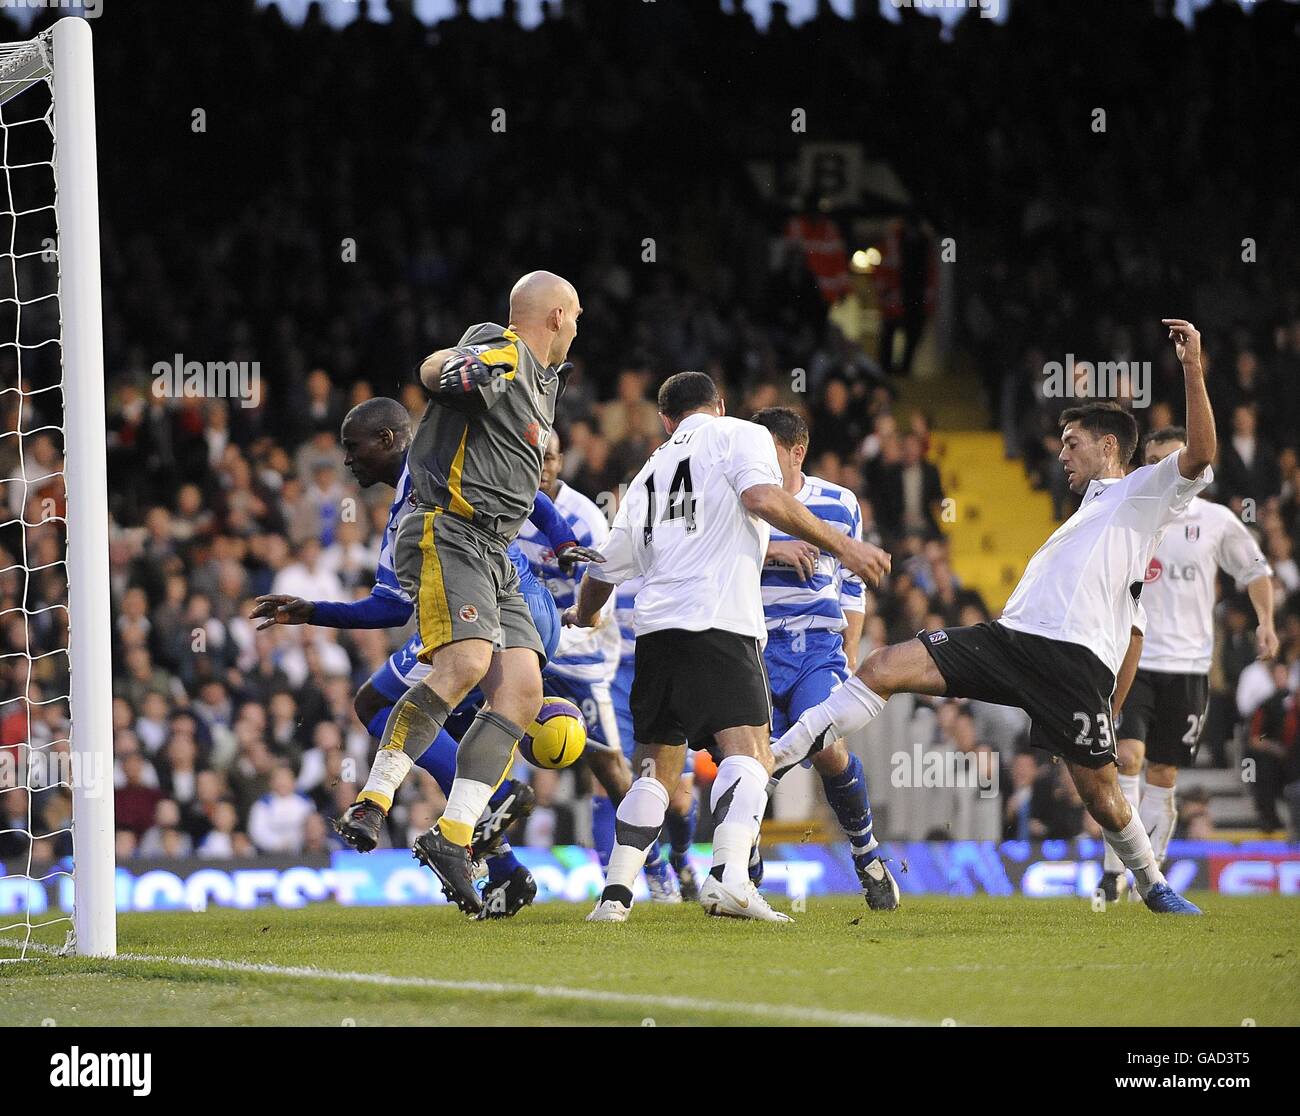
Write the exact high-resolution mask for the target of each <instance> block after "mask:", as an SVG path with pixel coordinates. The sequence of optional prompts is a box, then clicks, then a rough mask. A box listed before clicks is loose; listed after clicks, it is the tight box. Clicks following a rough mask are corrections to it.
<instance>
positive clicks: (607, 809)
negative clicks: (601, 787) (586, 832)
mask: <svg viewBox="0 0 1300 1116" xmlns="http://www.w3.org/2000/svg"><path fill="white" fill-rule="evenodd" d="M616 811H617V807H616V806H615V805H614V803H612V802H611V801H610V800H609V799H608V798H606V797H605V796H604V795H603V794H593V795H592V796H591V840H592V844H594V845H595V846H596V855H597V856H598V857H600V866H601V867H602V868H608V867H609V854H610V853H611V852H613V851H614V821H615V817H614V815H615V813H616Z"/></svg>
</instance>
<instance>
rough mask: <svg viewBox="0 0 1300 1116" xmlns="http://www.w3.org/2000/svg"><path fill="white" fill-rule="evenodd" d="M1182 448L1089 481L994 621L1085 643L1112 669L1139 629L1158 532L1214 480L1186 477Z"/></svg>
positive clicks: (1209, 472)
mask: <svg viewBox="0 0 1300 1116" xmlns="http://www.w3.org/2000/svg"><path fill="white" fill-rule="evenodd" d="M1183 452H1184V451H1182V450H1179V451H1178V452H1177V453H1171V454H1170V455H1169V456H1168V457H1166V458H1165V459H1164V460H1163V461H1161V462H1160V463H1159V464H1158V465H1143V466H1142V467H1141V468H1140V469H1134V470H1133V472H1131V473H1129V475H1128V476H1126V477H1121V478H1117V479H1110V480H1095V481H1093V482H1092V483H1091V484H1090V485H1088V490H1087V492H1085V493H1084V495H1083V503H1082V504H1081V505H1080V506H1079V510H1078V511H1076V512H1075V513H1074V514H1073V515H1072V516H1070V518H1069V519H1067V520H1066V521H1065V522H1064V523H1062V524H1061V525H1060V526H1059V527H1058V528H1057V529H1056V530H1055V531H1053V532H1052V534H1051V537H1050V538H1048V540H1047V541H1046V542H1045V543H1043V545H1042V546H1040V547H1039V548H1038V550H1037V552H1036V553H1035V554H1034V556H1033V557H1032V558H1030V559H1029V565H1027V566H1026V567H1025V572H1024V574H1023V576H1022V577H1021V578H1020V583H1019V584H1018V585H1017V586H1016V588H1015V590H1014V592H1012V594H1011V599H1010V600H1008V601H1007V603H1006V607H1005V608H1004V609H1003V610H1002V617H1001V619H1000V620H999V623H1002V624H1005V625H1006V626H1007V627H1008V628H1012V629H1013V630H1015V631H1018V632H1027V633H1029V634H1030V635H1039V636H1045V637H1046V638H1047V639H1059V640H1063V641H1064V642H1066V643H1077V644H1079V645H1080V646H1082V647H1087V648H1088V649H1089V650H1091V651H1092V652H1093V653H1094V654H1095V655H1096V656H1097V658H1099V659H1100V660H1101V661H1102V662H1103V663H1105V664H1106V666H1107V667H1109V668H1110V671H1111V673H1112V674H1116V675H1118V674H1119V668H1120V664H1121V663H1122V662H1123V661H1124V654H1125V652H1126V651H1127V650H1128V644H1129V636H1130V633H1131V630H1132V628H1133V627H1134V626H1135V625H1136V626H1137V627H1139V628H1141V627H1143V624H1142V618H1141V611H1142V610H1141V608H1140V606H1139V604H1138V596H1137V594H1138V593H1140V592H1141V587H1142V584H1143V581H1144V579H1145V577H1146V572H1147V563H1148V562H1149V561H1150V559H1151V555H1152V553H1153V552H1154V551H1155V545H1156V540H1157V539H1158V538H1159V535H1160V531H1161V529H1162V528H1163V527H1165V525H1166V524H1168V523H1169V521H1170V520H1172V519H1173V518H1174V517H1175V516H1176V515H1178V514H1179V512H1181V511H1183V510H1184V509H1186V507H1187V505H1188V504H1189V503H1191V500H1192V497H1193V496H1195V495H1196V494H1197V493H1198V492H1200V491H1201V490H1202V489H1203V488H1204V487H1205V486H1206V485H1207V484H1209V483H1210V481H1212V480H1213V479H1214V470H1213V469H1211V468H1210V467H1209V466H1208V465H1207V466H1206V467H1205V470H1204V471H1203V472H1202V473H1201V474H1200V476H1198V477H1195V478H1193V479H1192V480H1187V479H1186V478H1185V477H1184V476H1183V475H1182V473H1180V472H1179V471H1178V461H1179V458H1180V457H1181V455H1182V453H1183Z"/></svg>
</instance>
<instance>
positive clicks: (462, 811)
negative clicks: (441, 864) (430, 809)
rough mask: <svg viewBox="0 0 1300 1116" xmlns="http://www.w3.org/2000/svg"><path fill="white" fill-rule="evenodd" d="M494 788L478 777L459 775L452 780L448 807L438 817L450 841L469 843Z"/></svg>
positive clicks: (439, 826)
mask: <svg viewBox="0 0 1300 1116" xmlns="http://www.w3.org/2000/svg"><path fill="white" fill-rule="evenodd" d="M492 790H493V788H492V787H490V786H488V784H487V783H480V782H479V781H478V780H477V779H462V778H461V777H460V776H459V775H458V776H457V777H456V778H455V779H453V780H452V784H451V793H450V794H449V795H447V808H446V809H445V810H443V812H442V817H441V818H439V819H438V828H439V829H440V830H442V835H443V836H444V837H446V838H447V840H448V841H455V842H456V844H458V845H466V846H468V845H469V843H470V838H471V837H473V835H474V826H475V825H476V824H478V820H479V818H481V817H482V816H483V811H484V810H486V809H487V804H488V799H489V798H491V797H492Z"/></svg>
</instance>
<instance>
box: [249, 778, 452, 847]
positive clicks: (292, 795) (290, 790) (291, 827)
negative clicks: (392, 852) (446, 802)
mask: <svg viewBox="0 0 1300 1116" xmlns="http://www.w3.org/2000/svg"><path fill="white" fill-rule="evenodd" d="M314 810H315V807H314V806H313V805H312V802H311V799H309V798H308V797H307V796H306V795H303V794H299V793H298V792H297V790H295V789H294V785H293V768H292V767H290V766H289V765H288V764H287V763H282V764H279V765H277V766H276V767H275V769H274V770H273V771H272V772H271V777H270V790H269V791H268V793H266V794H265V795H263V796H262V797H261V798H259V799H258V800H257V801H256V802H254V803H253V807H252V809H251V810H250V811H249V813H248V836H249V839H250V840H251V841H252V842H253V844H254V845H255V846H256V847H257V850H258V852H262V853H296V852H300V851H301V850H302V846H303V842H304V840H305V839H306V833H307V819H308V817H310V816H311V814H312V813H313V811H314ZM430 824H432V822H430Z"/></svg>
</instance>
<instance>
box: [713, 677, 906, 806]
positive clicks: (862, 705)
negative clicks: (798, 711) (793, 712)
mask: <svg viewBox="0 0 1300 1116" xmlns="http://www.w3.org/2000/svg"><path fill="white" fill-rule="evenodd" d="M884 708H885V699H884V698H882V697H881V696H880V695H879V694H877V693H876V692H875V691H874V690H871V689H870V688H869V687H867V686H866V685H865V684H863V682H862V681H861V680H860V679H859V678H858V676H857V675H856V674H855V675H854V676H853V677H852V678H850V679H849V680H848V681H847V682H845V683H844V684H843V685H842V686H836V687H835V689H833V690H832V691H831V692H830V696H829V697H827V699H826V700H825V701H823V702H822V703H821V704H820V705H814V706H813V707H812V708H811V709H807V710H805V711H804V713H803V716H801V717H800V718H799V719H798V720H797V721H796V722H795V723H794V724H793V725H791V726H790V728H789V730H788V731H787V732H786V733H785V735H784V736H782V737H781V739H780V740H778V741H777V742H776V743H775V744H774V745H772V759H773V762H774V764H775V766H776V767H778V768H781V767H788V766H789V765H790V763H791V762H794V761H795V760H796V759H802V758H803V756H805V755H807V753H808V749H809V748H811V747H812V746H813V743H814V741H816V739H817V738H818V737H819V736H821V734H822V733H823V732H825V731H826V730H827V729H828V728H833V729H834V731H833V732H832V733H831V735H830V739H832V740H837V739H839V738H840V737H841V736H844V735H845V734H846V733H850V732H854V731H855V730H857V729H860V728H862V726H863V725H866V724H870V723H871V721H872V720H873V719H874V718H875V716H876V714H878V713H879V712H880V711H881V710H882V709H884ZM715 785H716V784H715Z"/></svg>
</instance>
